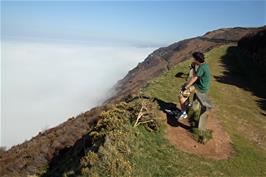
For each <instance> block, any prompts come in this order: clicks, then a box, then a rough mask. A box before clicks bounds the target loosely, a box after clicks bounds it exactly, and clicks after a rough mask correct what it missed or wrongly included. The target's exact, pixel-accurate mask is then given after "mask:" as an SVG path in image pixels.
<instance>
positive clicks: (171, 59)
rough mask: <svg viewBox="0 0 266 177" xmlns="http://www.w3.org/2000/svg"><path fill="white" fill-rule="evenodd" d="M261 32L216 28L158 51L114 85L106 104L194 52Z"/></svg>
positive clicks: (133, 90) (252, 29) (235, 41)
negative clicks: (112, 92) (114, 92)
mask: <svg viewBox="0 0 266 177" xmlns="http://www.w3.org/2000/svg"><path fill="white" fill-rule="evenodd" d="M260 29H261V28H240V27H237V28H225V29H218V30H214V31H211V32H208V33H206V34H205V35H203V36H201V37H196V38H191V39H186V40H183V41H180V42H177V43H174V44H172V45H170V46H168V47H162V48H159V49H157V50H155V51H154V52H153V53H152V54H150V55H149V56H148V57H147V58H146V59H145V60H144V61H143V62H142V63H139V64H138V66H137V67H136V68H134V69H132V70H131V71H129V72H128V74H127V75H126V76H125V78H123V79H122V80H120V81H119V82H118V83H117V84H116V86H115V89H116V94H115V95H114V96H113V97H111V98H110V99H108V100H107V101H106V103H112V102H117V101H119V100H121V99H123V98H124V97H126V96H127V95H130V94H136V93H137V92H138V90H139V89H140V88H141V87H142V86H144V85H145V84H146V83H147V81H149V80H151V79H152V78H154V77H157V76H159V75H160V74H161V73H163V72H165V71H167V70H168V69H169V68H171V67H172V66H174V65H175V64H177V63H179V62H181V61H183V60H186V59H188V58H190V57H191V54H192V53H193V52H195V51H200V52H207V51H209V50H211V49H212V48H214V47H218V46H220V45H223V44H226V43H237V42H238V40H240V39H241V38H242V37H244V36H246V35H247V34H249V33H255V32H257V31H258V30H260Z"/></svg>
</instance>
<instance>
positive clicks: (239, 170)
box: [43, 45, 266, 177]
mask: <svg viewBox="0 0 266 177" xmlns="http://www.w3.org/2000/svg"><path fill="white" fill-rule="evenodd" d="M240 53H241V52H240V51H239V50H238V49H237V48H236V47H234V46H229V45H225V46H222V47H219V48H215V49H213V50H211V51H210V52H208V53H206V57H207V62H208V63H209V64H210V68H211V70H212V73H213V76H214V77H213V80H212V87H211V90H210V93H209V96H210V98H211V100H212V101H213V102H214V105H215V113H216V116H217V117H218V119H219V120H220V122H222V125H223V126H224V127H225V129H226V131H228V133H229V134H230V136H231V139H232V143H233V148H234V153H233V154H232V155H231V157H230V158H229V159H226V160H214V159H208V158H204V157H202V156H197V155H192V154H188V153H185V152H183V151H181V150H178V149H177V148H176V147H175V146H174V145H172V144H170V142H169V141H168V140H166V139H165V127H166V126H167V123H166V116H165V114H164V113H163V112H162V111H160V110H159V107H158V105H157V103H156V101H155V100H161V101H163V102H166V103H173V104H176V103H177V94H178V89H179V87H180V85H181V84H182V83H183V82H184V79H182V78H176V77H175V75H176V73H177V72H180V71H183V72H186V71H187V67H188V65H189V63H190V61H186V62H183V63H180V64H178V65H177V66H175V67H174V68H172V69H171V70H170V71H168V72H166V73H164V74H163V75H161V76H160V77H158V78H156V79H154V80H153V81H151V82H150V83H149V84H148V85H147V86H146V87H145V88H143V89H142V90H141V95H145V96H148V97H151V98H156V99H141V98H137V99H135V100H131V101H130V102H128V103H125V102H122V103H120V104H118V105H115V106H113V107H111V108H110V109H109V111H107V112H104V113H102V115H101V117H102V119H101V120H100V121H99V122H98V123H97V125H96V126H95V128H94V129H93V130H92V131H91V132H89V133H88V137H90V138H89V139H90V140H88V141H90V143H89V146H86V147H84V149H82V154H83V155H82V156H81V157H80V160H79V161H77V160H75V161H74V162H71V158H70V157H71V156H73V154H66V155H65V157H69V158H66V159H64V162H63V163H62V162H61V163H58V165H57V166H56V167H50V168H49V169H48V171H46V173H45V174H44V175H43V176H104V177H105V176H136V177H137V176H142V177H149V176H150V177H155V176H158V177H159V176H160V177H166V176H167V177H171V176H193V177H194V176H214V177H216V176H266V170H265V165H266V150H265V125H266V119H265V110H262V107H260V106H259V102H258V101H259V99H261V98H258V97H256V96H255V94H254V93H253V90H251V89H249V87H248V86H247V85H245V83H246V82H248V81H249V79H252V78H253V76H252V75H253V74H255V75H256V72H255V71H254V72H252V74H250V70H247V69H246V65H242V62H241V61H242V60H243V57H244V56H242V55H240ZM228 61H229V63H228ZM229 66H230V67H229ZM249 69H250V67H249ZM246 71H249V72H246ZM245 76H248V77H245ZM254 82H258V80H256V81H252V83H253V84H254ZM257 84H260V83H257ZM244 86H245V87H244ZM261 89H263V88H261ZM143 103H145V104H146V105H147V107H148V110H149V113H148V114H147V119H146V120H153V121H152V122H150V123H148V124H140V125H139V126H137V127H133V125H134V124H135V121H136V118H137V116H138V115H139V110H140V109H141V104H143ZM176 136H178V135H176ZM72 158H73V157H72Z"/></svg>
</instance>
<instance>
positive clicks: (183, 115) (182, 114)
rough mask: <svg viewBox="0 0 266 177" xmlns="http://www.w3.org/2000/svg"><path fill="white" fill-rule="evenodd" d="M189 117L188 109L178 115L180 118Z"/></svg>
mask: <svg viewBox="0 0 266 177" xmlns="http://www.w3.org/2000/svg"><path fill="white" fill-rule="evenodd" d="M186 118H187V113H186V111H184V112H180V115H179V117H178V120H182V119H186Z"/></svg>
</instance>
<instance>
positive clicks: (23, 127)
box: [1, 40, 154, 148]
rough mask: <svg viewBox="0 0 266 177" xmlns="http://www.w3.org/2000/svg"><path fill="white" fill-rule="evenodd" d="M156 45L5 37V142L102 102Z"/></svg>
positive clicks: (15, 141) (8, 143)
mask: <svg viewBox="0 0 266 177" xmlns="http://www.w3.org/2000/svg"><path fill="white" fill-rule="evenodd" d="M153 50H154V48H153V47H133V46H119V45H113V46H112V45H100V44H97V45H92V44H86V43H52V42H36V41H35V42H33V41H31V42H29V41H28V42H25V41H13V40H11V41H8V40H7V41H3V42H2V46H1V59H2V61H1V82H2V83H1V85H2V87H1V91H2V95H1V146H6V147H8V148H9V147H11V146H12V145H15V144H19V143H22V142H24V141H25V140H26V139H27V140H28V139H30V138H31V137H33V136H35V135H36V134H37V133H38V132H39V131H43V130H44V129H47V128H51V127H53V126H56V125H58V124H60V123H62V122H64V121H66V120H67V119H68V118H70V117H72V116H76V115H78V114H79V113H81V112H84V111H86V110H89V109H90V108H92V107H94V106H97V105H100V104H101V103H102V102H103V101H104V100H105V99H106V98H107V96H109V91H110V89H111V88H112V86H113V85H114V84H115V83H116V82H117V81H118V80H120V79H122V78H123V77H124V76H125V75H126V74H127V72H128V71H129V70H130V69H132V68H134V67H135V66H136V65H137V64H138V63H139V62H141V61H143V60H144V59H145V58H146V57H147V56H148V54H149V53H151V52H152V51H153Z"/></svg>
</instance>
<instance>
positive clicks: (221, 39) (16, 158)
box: [0, 28, 261, 176]
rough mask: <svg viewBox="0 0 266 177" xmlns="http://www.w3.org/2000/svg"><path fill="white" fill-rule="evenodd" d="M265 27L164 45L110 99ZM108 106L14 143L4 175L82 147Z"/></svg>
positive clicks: (34, 170)
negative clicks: (20, 142)
mask: <svg viewBox="0 0 266 177" xmlns="http://www.w3.org/2000/svg"><path fill="white" fill-rule="evenodd" d="M260 29H261V28H228V29H220V30H215V31H212V32H208V33H206V34H205V35H203V36H201V37H196V38H191V39H187V40H183V41H180V42H177V43H174V44H172V45H170V46H168V47H162V48H159V49H157V50H155V51H154V52H153V53H152V54H150V55H149V56H148V57H147V58H146V59H145V60H144V61H143V62H142V63H140V64H138V66H137V67H136V68H134V69H133V70H131V71H129V73H128V74H127V76H126V77H125V78H124V79H122V80H120V81H119V82H118V83H117V85H116V90H117V92H116V94H115V95H114V96H113V97H111V98H110V99H109V100H107V101H106V103H114V102H118V101H119V100H121V99H123V98H125V97H126V96H127V95H129V94H136V93H137V92H138V90H139V89H140V88H141V87H142V86H144V85H145V84H146V83H147V81H149V80H151V79H153V78H154V77H157V76H159V75H160V74H161V73H163V72H165V71H167V70H169V69H170V68H171V67H173V66H174V65H175V64H177V63H179V62H181V61H183V60H186V59H188V58H190V57H191V54H192V53H193V52H194V51H201V52H206V51H209V50H210V49H212V48H215V47H217V46H220V45H223V44H225V43H232V42H233V43H236V42H238V40H239V39H240V38H242V37H243V36H245V35H246V34H248V33H251V32H253V33H254V32H257V31H258V30H260ZM106 109H108V108H107V106H102V107H98V108H94V109H91V110H90V111H87V112H85V113H83V114H81V115H79V116H77V117H75V118H74V117H73V118H71V119H69V120H68V121H66V122H64V123H62V124H61V125H59V126H57V127H55V128H52V129H49V130H47V131H45V132H43V133H40V134H39V135H37V136H35V137H34V138H32V139H31V140H29V141H26V142H24V143H22V144H20V145H17V146H14V147H12V148H11V149H10V150H8V151H6V152H4V153H2V154H1V155H0V166H1V170H0V176H26V175H28V174H39V173H41V171H42V170H43V169H45V168H46V167H47V166H48V164H51V162H52V161H53V159H55V158H56V155H57V154H58V153H65V152H68V151H72V150H75V149H77V148H79V149H81V150H80V152H82V146H83V144H82V143H83V142H89V141H84V140H87V138H88V137H86V134H87V133H88V132H89V131H90V130H91V128H92V127H93V125H94V123H95V122H97V121H98V119H99V115H100V113H101V112H102V111H103V110H106Z"/></svg>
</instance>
